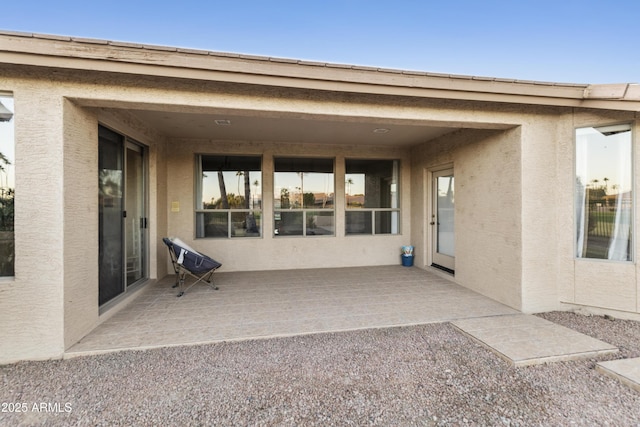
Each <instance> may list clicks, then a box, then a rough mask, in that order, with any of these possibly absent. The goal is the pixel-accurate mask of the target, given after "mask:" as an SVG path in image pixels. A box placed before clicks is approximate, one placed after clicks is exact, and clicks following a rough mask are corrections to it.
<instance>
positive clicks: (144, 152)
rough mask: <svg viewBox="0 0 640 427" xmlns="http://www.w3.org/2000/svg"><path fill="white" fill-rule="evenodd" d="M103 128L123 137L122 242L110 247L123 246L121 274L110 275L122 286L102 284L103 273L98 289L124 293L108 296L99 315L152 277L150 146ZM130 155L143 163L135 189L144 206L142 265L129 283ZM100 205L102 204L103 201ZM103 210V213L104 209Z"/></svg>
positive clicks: (142, 209) (140, 240) (141, 217)
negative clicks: (136, 275) (111, 289)
mask: <svg viewBox="0 0 640 427" xmlns="http://www.w3.org/2000/svg"><path fill="white" fill-rule="evenodd" d="M100 128H104V129H105V130H106V131H107V132H109V133H111V134H114V135H118V136H119V137H120V138H119V140H120V142H119V143H118V145H119V147H118V150H119V151H120V152H119V154H118V155H119V158H120V160H119V161H120V162H121V163H122V166H121V169H122V172H121V174H122V178H121V181H122V182H121V183H120V192H121V195H120V199H121V202H120V204H121V207H120V213H119V214H118V215H119V217H120V223H119V224H116V228H118V227H119V229H120V230H121V231H120V233H119V241H115V240H114V241H113V242H111V245H113V244H115V245H116V246H118V247H120V254H119V255H120V258H121V260H120V261H119V264H117V265H119V269H120V272H119V274H117V273H116V274H115V275H111V279H110V280H112V281H113V280H119V283H118V284H115V283H104V284H103V280H105V277H103V274H102V273H101V274H100V280H99V286H100V289H101V291H102V289H103V286H104V287H105V288H108V287H109V286H113V285H115V287H117V288H119V289H121V291H119V292H118V293H117V294H114V295H113V296H110V297H108V299H106V300H104V301H98V306H99V311H100V313H103V312H104V311H106V310H108V309H109V308H110V307H112V306H113V305H115V304H117V303H118V302H119V301H120V300H121V299H122V298H125V297H126V296H127V295H128V291H130V290H133V289H134V288H137V287H138V286H140V285H141V284H142V283H144V282H145V281H146V280H147V279H148V277H149V228H148V208H149V199H148V198H149V191H148V170H149V168H148V147H147V146H145V145H144V144H141V143H139V142H137V141H135V140H133V139H131V138H129V137H127V136H126V135H124V134H122V133H121V132H118V131H116V130H113V129H112V128H110V127H107V126H104V125H102V124H100ZM130 152H132V153H139V154H140V156H141V162H139V173H138V174H136V178H138V177H139V179H140V180H141V182H139V184H138V185H136V188H137V189H139V190H140V191H141V192H142V194H141V195H140V196H139V197H137V198H136V199H137V201H139V202H140V203H141V204H142V206H141V208H140V209H139V210H138V213H139V214H141V215H140V218H139V221H140V229H139V231H140V235H139V236H138V237H139V241H138V244H139V245H140V246H139V249H140V252H139V253H138V256H139V259H138V260H137V262H138V263H139V277H136V279H135V280H129V278H128V277H127V276H128V270H130V268H129V265H128V264H129V261H130V256H129V255H128V254H127V246H128V240H129V239H128V237H127V236H126V230H127V223H126V221H127V220H129V219H131V218H130V215H127V214H128V210H130V209H129V208H130V207H129V206H127V204H128V203H127V197H128V194H127V192H128V187H129V186H128V182H127V181H128V177H129V172H130V171H129V170H128V164H129V161H128V160H129V159H128V156H129V155H130ZM136 166H138V165H136ZM99 173H100V171H99ZM101 203H103V202H102V201H101ZM101 209H102V208H101ZM100 211H101V212H102V210H100ZM128 216H129V217H128ZM112 220H113V215H112ZM116 222H117V221H116ZM103 226H105V225H104V223H103V220H102V219H101V229H102V227H103ZM102 237H103V233H102V231H101V235H100V240H99V245H100V248H101V250H100V252H101V255H100V258H99V259H98V263H99V265H100V269H102V268H103V267H104V265H103V263H104V260H103V258H102V256H103V253H104V252H105V249H103V247H106V246H105V245H107V244H108V243H107V242H105V241H103V240H102ZM112 237H115V235H113V236H112ZM112 240H113V239H112Z"/></svg>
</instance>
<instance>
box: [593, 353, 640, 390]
mask: <svg viewBox="0 0 640 427" xmlns="http://www.w3.org/2000/svg"><path fill="white" fill-rule="evenodd" d="M596 369H597V370H598V371H600V372H602V373H603V374H605V375H608V376H610V377H612V378H615V379H617V380H618V381H620V382H622V383H623V384H626V385H628V386H629V387H631V388H632V389H634V390H637V391H640V357H636V358H635V359H621V360H610V361H607V362H600V363H598V364H597V365H596Z"/></svg>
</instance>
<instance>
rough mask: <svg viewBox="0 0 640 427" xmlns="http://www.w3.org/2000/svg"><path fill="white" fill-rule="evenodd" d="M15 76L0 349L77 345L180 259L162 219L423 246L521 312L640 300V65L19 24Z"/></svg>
mask: <svg viewBox="0 0 640 427" xmlns="http://www.w3.org/2000/svg"><path fill="white" fill-rule="evenodd" d="M0 95H2V96H4V97H5V98H6V99H11V100H12V103H13V111H12V112H11V114H12V115H13V116H12V117H11V121H10V123H12V126H13V129H14V132H15V140H14V141H13V143H14V144H15V159H14V161H13V162H14V165H15V190H16V192H15V273H14V275H13V276H10V277H4V278H2V279H0V343H2V344H1V345H0V363H3V362H10V361H15V360H25V359H43V358H55V357H61V356H62V355H63V353H64V351H65V349H66V348H68V347H69V346H71V345H73V344H74V343H76V342H77V341H78V340H79V339H81V338H82V337H83V336H85V335H86V334H87V333H88V332H90V331H91V330H92V329H93V328H95V327H96V326H97V325H98V324H99V323H100V322H101V321H102V320H103V319H104V318H105V317H107V316H109V313H110V312H112V311H113V310H117V307H118V306H119V305H120V304H123V303H124V302H125V301H126V299H127V298H130V297H131V295H133V294H134V293H135V291H136V290H137V289H141V288H142V287H144V286H148V284H150V283H153V281H154V280H156V279H159V278H162V277H164V276H166V275H167V274H168V273H169V272H170V269H171V266H170V264H169V260H168V258H167V251H166V247H165V246H164V245H163V243H162V237H164V236H178V237H180V238H181V239H182V240H184V241H186V242H187V243H189V244H190V245H193V246H195V247H197V248H199V249H200V250H201V251H202V252H204V253H207V254H209V255H211V256H213V257H214V258H216V259H217V260H218V261H220V262H221V263H222V264H223V268H224V271H241V270H267V269H291V268H300V269H304V268H317V267H343V266H344V267H347V266H369V265H391V264H399V263H400V248H401V247H402V246H404V245H412V246H414V252H413V255H414V268H423V269H433V268H437V269H438V271H441V272H442V274H447V275H449V277H450V278H451V280H453V281H455V282H456V283H458V284H460V285H462V286H464V287H467V288H469V289H471V290H474V291H476V292H479V293H481V294H484V295H486V296H488V297H490V298H493V299H495V300H497V301H499V302H502V303H504V304H506V305H508V306H510V307H513V308H515V309H518V310H521V311H523V312H541V311H549V310H564V309H574V308H577V307H584V308H587V309H591V310H594V311H598V310H601V311H607V312H609V313H612V314H613V315H617V316H624V317H635V318H640V284H639V283H640V281H639V279H638V274H639V272H640V271H639V269H638V263H637V261H638V253H639V251H638V239H637V238H636V236H637V233H635V230H637V229H639V228H640V227H638V221H639V220H640V215H637V212H638V206H637V205H636V204H635V197H634V188H635V187H636V185H637V184H638V175H637V174H633V171H634V170H640V168H638V167H637V162H638V158H637V157H634V156H633V153H634V152H635V151H636V147H637V146H638V140H637V137H636V135H637V134H638V131H640V120H639V119H640V116H639V111H640V86H637V85H632V84H612V85H588V84H559V83H543V82H532V81H517V80H509V79H499V78H484V77H470V76H459V75H443V74H432V73H426V72H414V71H401V70H392V69H378V68H370V67H359V66H349V65H342V64H326V63H316V62H306V61H297V60H291V59H282V58H269V57H255V56H246V55H239V54H228V53H217V52H208V51H200V50H189V49H180V48H171V47H161V46H148V45H140V44H135V43H121V42H112V41H104V40H92V39H81V38H69V37H59V36H51V35H35V34H25V33H14V32H0ZM6 118H7V119H8V118H9V115H7V117H6ZM612 147H614V148H612ZM611 151H614V153H613V154H612V153H611ZM614 158H615V160H610V159H614ZM620 171H622V172H620ZM583 172H584V173H583ZM619 172H620V174H621V175H620V177H617V174H618V173H619ZM614 176H616V177H614ZM454 177H455V178H454ZM617 195H620V197H617ZM600 211H601V212H600ZM598 212H600V213H601V214H602V217H597V214H598ZM603 227H604V231H602V230H600V229H601V228H603Z"/></svg>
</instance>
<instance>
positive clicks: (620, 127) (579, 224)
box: [572, 122, 636, 263]
mask: <svg viewBox="0 0 640 427" xmlns="http://www.w3.org/2000/svg"><path fill="white" fill-rule="evenodd" d="M588 129H594V130H596V131H598V132H601V133H603V132H602V130H610V131H612V132H618V131H619V132H618V133H621V132H627V131H628V132H629V158H628V161H629V165H628V167H629V170H628V172H629V174H630V176H629V184H630V189H629V192H630V193H631V194H630V196H629V198H628V199H627V200H628V201H629V203H630V205H631V206H630V216H629V219H628V220H629V236H628V251H627V253H626V255H627V259H615V257H612V256H611V254H610V253H609V251H610V250H611V238H612V236H608V237H609V239H610V241H609V245H610V246H609V248H608V249H607V256H603V257H597V256H586V254H587V250H588V247H589V246H588V239H587V237H585V236H586V233H588V231H586V232H585V223H586V224H587V225H586V226H587V230H588V227H589V225H588V222H589V220H588V219H586V220H585V213H584V210H583V209H584V208H583V206H584V204H585V202H586V200H587V199H588V196H587V192H586V191H585V194H584V195H583V196H582V200H581V202H582V203H580V202H579V200H578V192H579V185H580V181H579V177H580V176H579V169H580V168H579V167H578V166H579V164H578V162H579V152H578V151H579V148H578V143H579V136H578V132H579V131H580V130H588ZM635 134H636V132H635V126H634V123H633V122H619V123H614V124H597V125H585V126H580V127H576V128H574V134H573V137H574V146H573V156H574V157H573V211H574V221H573V222H574V231H573V237H572V238H573V242H574V252H573V256H574V259H576V260H580V261H587V262H589V261H591V262H593V261H595V262H609V263H611V262H621V263H635V248H634V246H635V218H636V214H635V209H636V201H635V198H636V196H635V192H636V184H635V164H634V162H635V148H634V146H635V138H636V135H635ZM603 135H605V136H609V135H606V134H604V133H603ZM615 167H616V168H617V166H615ZM588 185H589V184H588V183H587V184H584V185H583V187H584V188H587V187H588ZM607 186H608V182H607V183H605V187H607ZM607 188H608V187H607ZM583 191H584V190H583ZM623 194H624V190H623V191H621V192H619V193H616V196H618V195H623ZM606 195H607V194H606V191H605V196H606ZM621 197H622V196H621ZM614 207H617V205H615V206H614ZM586 216H587V218H588V217H590V212H587V214H586ZM614 227H615V226H614ZM614 231H615V230H614ZM581 233H582V234H583V236H582V243H580V241H581V239H580V234H581ZM581 252H582V253H583V255H580V253H581Z"/></svg>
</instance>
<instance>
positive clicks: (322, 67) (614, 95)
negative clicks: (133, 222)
mask: <svg viewBox="0 0 640 427" xmlns="http://www.w3.org/2000/svg"><path fill="white" fill-rule="evenodd" d="M40 45H42V46H40ZM45 45H46V46H45ZM3 52H6V53H9V54H14V55H13V56H12V57H11V58H9V59H7V61H5V62H6V63H14V62H11V61H12V60H16V55H18V56H20V55H35V56H34V57H31V59H29V60H24V58H22V57H21V59H20V60H22V61H24V63H21V64H22V65H40V66H56V63H55V58H65V59H70V61H66V60H65V61H61V62H65V64H64V65H63V64H60V65H59V66H60V67H61V68H72V69H89V70H104V71H112V72H126V71H120V69H122V67H123V65H124V64H130V65H131V66H142V67H146V68H144V69H141V68H139V67H138V69H136V70H133V69H132V70H130V72H133V73H134V74H144V73H145V72H147V71H144V70H149V69H151V68H150V67H154V66H155V67H163V68H161V69H156V71H155V75H163V73H164V74H165V75H167V76H171V77H183V78H196V77H193V76H189V75H187V74H188V73H186V70H194V71H196V72H199V73H196V74H197V75H198V76H199V77H197V78H202V76H203V72H204V73H212V74H211V78H212V79H213V78H216V79H217V78H220V76H221V75H222V74H224V73H227V74H228V75H230V74H233V75H245V76H256V77H258V78H260V82H261V84H265V80H264V78H268V77H273V78H275V80H277V82H278V83H277V84H278V85H282V84H283V79H292V80H293V79H295V80H298V81H304V80H307V81H316V82H325V83H330V84H333V89H332V90H340V89H339V88H338V87H335V83H339V84H340V83H345V84H348V85H349V86H351V88H352V89H353V87H352V85H353V84H358V85H361V86H363V85H370V86H385V87H390V88H393V87H396V88H398V89H402V92H403V93H404V95H407V93H406V89H416V96H420V95H418V94H417V93H419V92H421V90H424V89H433V90H437V91H444V92H448V93H451V94H454V93H457V94H458V95H456V96H452V98H455V99H464V98H465V96H464V93H467V94H469V93H475V94H476V95H474V96H473V98H475V99H477V97H478V95H479V94H483V93H484V94H486V97H487V101H491V100H493V99H492V97H493V96H496V95H497V96H499V97H500V98H502V102H504V97H505V96H507V97H508V96H515V97H516V98H519V99H520V100H518V101H516V100H515V99H514V102H516V103H522V101H521V98H522V97H531V98H537V100H536V102H534V103H536V104H540V103H541V102H540V99H541V98H548V99H549V100H550V101H549V105H559V104H560V105H563V104H564V103H563V102H561V101H560V100H562V99H565V100H568V103H567V105H572V106H575V102H576V101H581V102H585V103H587V104H588V103H589V102H590V101H593V102H594V103H597V105H599V107H595V108H602V105H603V104H602V103H603V102H604V103H609V102H611V101H615V104H616V105H618V106H619V105H621V104H620V102H621V101H622V104H628V103H627V102H626V101H632V102H633V104H634V105H633V107H632V106H631V105H628V106H627V108H624V109H628V107H632V108H631V109H633V110H635V111H638V110H640V106H636V105H635V104H637V103H639V102H640V85H638V84H631V83H621V84H592V85H590V84H576V83H553V82H540V81H530V80H518V79H505V78H498V77H481V76H468V75H457V74H443V73H432V72H422V71H410V70H401V69H392V68H382V67H380V68H378V67H368V66H360V65H349V64H338V63H327V62H316V61H306V60H299V59H288V58H278V57H268V56H257V55H246V54H238V53H227V52H216V51H208V50H198V49H188V48H179V47H170V46H160V45H149V44H140V43H129V42H122V41H110V40H101V39H93V38H83V37H72V36H59V35H51V34H38V33H25V32H16V31H7V30H2V29H0V54H1V53H3ZM38 58H40V59H38ZM82 61H85V62H82ZM91 61H93V62H94V64H93V65H92V64H91ZM96 61H97V62H98V63H101V64H102V65H101V66H97V65H96ZM0 62H3V61H2V60H1V56H0ZM110 62H111V63H113V64H114V65H113V66H106V64H107V63H110ZM15 63H18V62H15ZM52 64H53V65H52ZM116 65H117V66H116ZM162 69H165V70H172V71H170V72H163V71H162ZM177 70H185V75H184V76H182V75H181V72H178V71H177ZM151 74H153V73H151ZM250 80H251V77H248V81H247V82H248V83H251V81H250ZM274 84H276V83H274ZM296 86H297V87H299V86H300V84H299V83H298V84H296ZM312 87H314V88H317V87H318V86H317V85H312ZM345 90H346V89H345ZM542 103H544V102H542ZM584 106H585V107H587V106H588V105H584Z"/></svg>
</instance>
